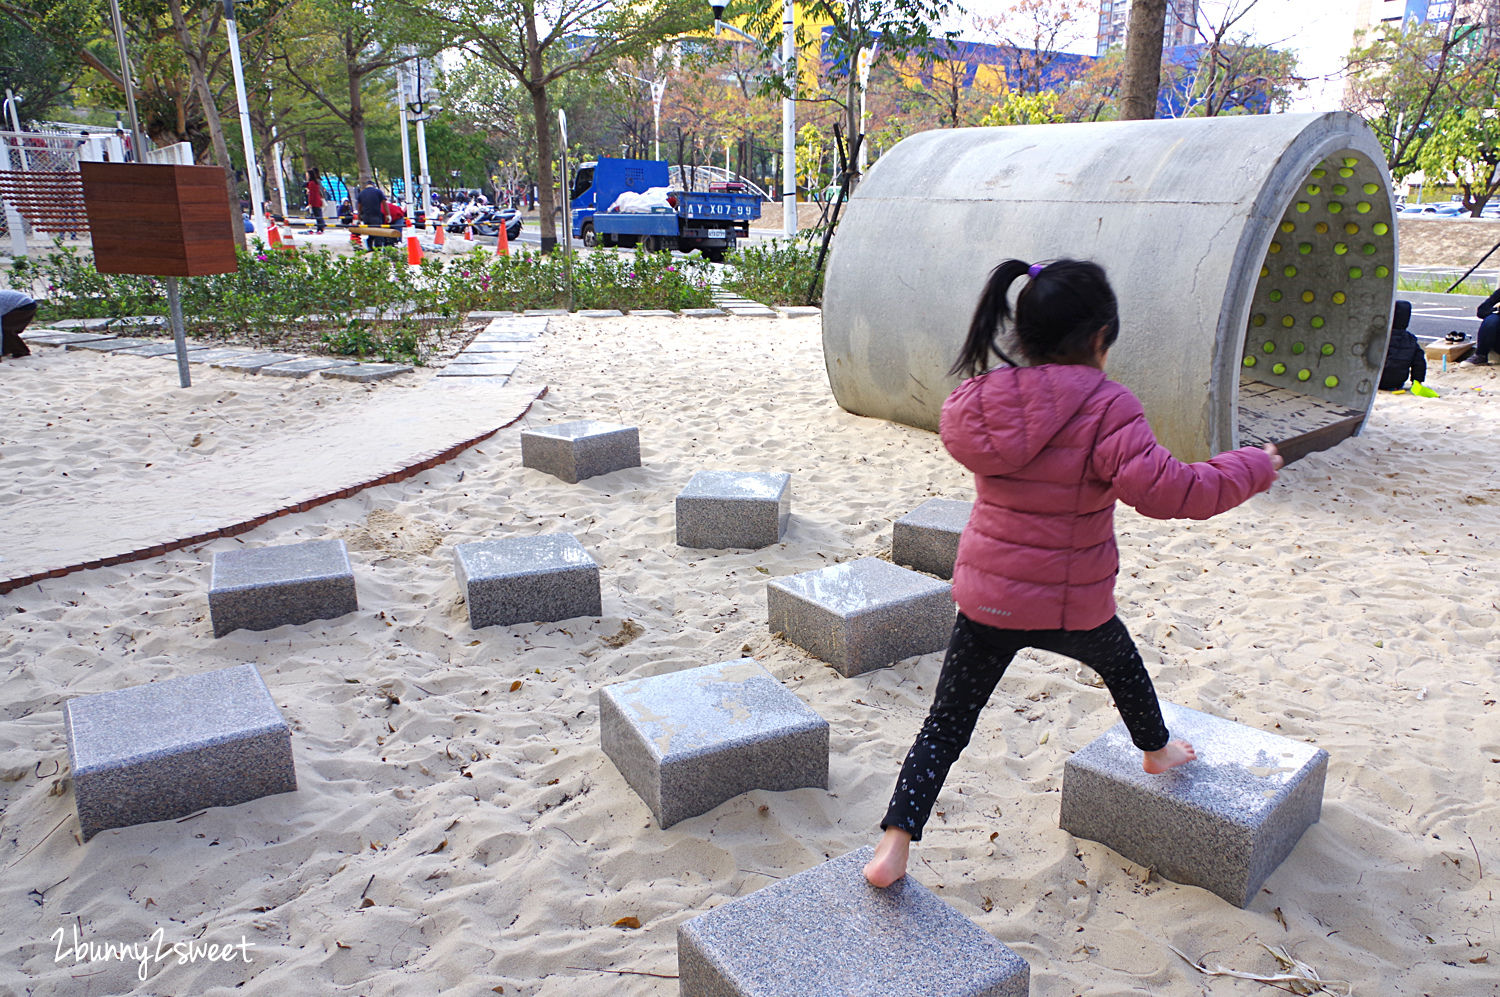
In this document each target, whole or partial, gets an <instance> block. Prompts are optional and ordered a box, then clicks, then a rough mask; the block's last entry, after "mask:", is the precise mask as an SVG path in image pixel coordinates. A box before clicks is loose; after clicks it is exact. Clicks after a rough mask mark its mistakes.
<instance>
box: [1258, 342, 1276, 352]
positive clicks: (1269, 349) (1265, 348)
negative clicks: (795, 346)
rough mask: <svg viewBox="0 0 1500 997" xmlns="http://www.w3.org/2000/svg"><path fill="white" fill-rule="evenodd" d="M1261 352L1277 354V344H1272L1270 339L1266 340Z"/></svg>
mask: <svg viewBox="0 0 1500 997" xmlns="http://www.w3.org/2000/svg"><path fill="white" fill-rule="evenodd" d="M1261 350H1262V351H1263V352H1265V353H1275V352H1276V344H1275V343H1273V342H1271V341H1270V340H1269V339H1268V340H1266V341H1265V343H1264V344H1262V346H1261Z"/></svg>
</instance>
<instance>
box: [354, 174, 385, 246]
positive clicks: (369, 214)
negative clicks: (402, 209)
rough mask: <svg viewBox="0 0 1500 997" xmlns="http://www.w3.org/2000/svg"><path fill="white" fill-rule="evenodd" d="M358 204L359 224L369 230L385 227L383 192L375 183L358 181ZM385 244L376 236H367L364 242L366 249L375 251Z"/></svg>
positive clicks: (368, 180)
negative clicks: (367, 227)
mask: <svg viewBox="0 0 1500 997" xmlns="http://www.w3.org/2000/svg"><path fill="white" fill-rule="evenodd" d="M356 201H358V203H359V223H360V224H361V225H367V226H369V227H370V228H380V227H381V226H383V225H385V191H383V190H381V189H380V188H379V187H377V186H375V181H374V180H371V179H370V178H369V177H365V179H364V180H362V181H360V184H359V194H358V195H357V197H356ZM384 244H385V240H383V239H380V238H378V237H377V236H373V235H372V236H368V237H367V238H366V240H365V248H366V249H375V248H376V247H377V246H382V245H384Z"/></svg>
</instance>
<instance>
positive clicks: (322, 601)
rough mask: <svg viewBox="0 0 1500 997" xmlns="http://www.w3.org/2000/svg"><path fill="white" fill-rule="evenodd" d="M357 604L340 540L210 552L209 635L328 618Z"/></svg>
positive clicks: (344, 551) (350, 571) (347, 556)
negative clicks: (210, 621) (211, 568)
mask: <svg viewBox="0 0 1500 997" xmlns="http://www.w3.org/2000/svg"><path fill="white" fill-rule="evenodd" d="M358 608H359V599H358V597H357V596H356V594H355V590H354V571H353V569H352V568H350V566H349V553H348V551H347V550H346V549H345V547H344V541H342V540H308V541H306V542H304V543H295V544H280V545H277V546H274V547H248V548H246V549H244V550H230V551H224V552H223V553H219V554H215V555H214V567H213V577H212V580H211V581H210V583H209V589H208V611H209V617H210V618H211V620H212V622H213V628H214V636H215V637H223V636H224V635H225V634H227V633H229V632H231V631H234V630H274V629H275V628H277V627H280V626H286V625H287V624H289V623H292V624H301V623H311V622H312V621H313V620H332V619H337V618H338V617H340V616H343V615H344V614H346V613H352V612H354V611H355V610H357V609H358Z"/></svg>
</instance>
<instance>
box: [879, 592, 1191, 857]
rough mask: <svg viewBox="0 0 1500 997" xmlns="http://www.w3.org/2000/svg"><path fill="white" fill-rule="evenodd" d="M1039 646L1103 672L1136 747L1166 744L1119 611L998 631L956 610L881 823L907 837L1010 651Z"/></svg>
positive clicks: (919, 823)
mask: <svg viewBox="0 0 1500 997" xmlns="http://www.w3.org/2000/svg"><path fill="white" fill-rule="evenodd" d="M1023 647H1035V648H1040V649H1041V650H1043V651H1051V652H1053V653H1054V654H1061V655H1063V656H1065V657H1068V658H1073V659H1074V660H1075V661H1081V662H1082V663H1084V664H1086V665H1088V666H1089V667H1090V668H1092V669H1094V671H1096V672H1098V673H1099V676H1100V678H1102V679H1104V684H1105V685H1106V686H1107V687H1108V688H1109V691H1110V694H1111V695H1112V696H1114V698H1115V706H1116V707H1118V708H1119V710H1120V717H1121V718H1122V719H1123V720H1124V721H1125V726H1126V727H1127V728H1128V729H1129V730H1130V739H1131V740H1132V741H1134V742H1135V746H1136V747H1137V748H1140V749H1141V750H1142V751H1159V750H1160V749H1162V748H1164V747H1166V746H1167V741H1168V737H1167V727H1166V724H1165V723H1163V722H1162V718H1161V706H1160V705H1159V704H1158V703H1157V701H1156V689H1155V688H1153V687H1152V685H1151V676H1149V675H1147V674H1146V665H1145V663H1144V662H1142V661H1141V655H1140V652H1139V651H1137V650H1136V647H1135V641H1133V640H1131V639H1130V632H1129V631H1128V630H1126V629H1125V624H1123V623H1121V622H1120V618H1119V617H1118V616H1116V617H1113V618H1111V619H1110V620H1109V621H1108V622H1107V623H1103V624H1101V625H1100V626H1097V627H1095V628H1094V629H1092V630H999V629H996V628H995V627H987V626H985V625H984V624H982V623H975V622H974V621H973V620H971V619H969V618H968V617H967V616H965V615H964V614H963V613H959V614H958V619H957V620H956V621H955V622H954V624H953V637H952V639H951V640H950V641H949V642H948V654H947V656H946V657H944V659H943V670H942V673H941V674H939V675H938V681H937V689H936V690H935V691H934V692H933V697H932V709H931V710H929V711H928V713H927V720H926V721H925V722H924V723H923V724H922V730H921V732H920V733H918V734H917V739H916V741H915V742H914V743H913V744H912V746H911V750H910V751H909V752H907V754H906V762H905V763H904V764H903V765H902V766H901V776H900V778H899V779H897V780H896V791H895V792H894V793H892V794H891V805H890V808H889V809H888V810H886V812H885V820H883V821H881V824H880V827H881V829H882V830H883V829H885V828H888V827H896V828H900V829H901V830H903V831H907V832H910V834H911V836H912V840H913V841H921V840H922V828H923V827H924V826H925V825H926V823H927V817H928V815H929V814H931V812H932V805H933V803H934V802H935V801H936V800H937V795H938V790H940V789H942V788H943V781H944V780H945V779H947V778H948V769H949V767H950V766H951V765H952V764H953V763H954V762H955V761H957V760H958V756H959V754H960V753H961V752H962V751H963V750H964V748H965V747H966V746H967V745H968V743H969V738H970V736H971V735H973V733H974V724H975V723H976V722H977V721H978V720H979V712H980V711H981V710H983V709H984V704H985V703H987V702H988V701H989V698H990V694H991V693H992V692H994V691H995V686H996V685H998V684H999V682H1000V677H1001V676H1002V675H1004V674H1005V669H1006V667H1007V666H1009V665H1010V662H1011V659H1012V658H1014V657H1015V656H1016V652H1017V651H1019V650H1021V648H1023Z"/></svg>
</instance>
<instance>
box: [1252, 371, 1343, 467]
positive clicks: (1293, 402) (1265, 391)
mask: <svg viewBox="0 0 1500 997" xmlns="http://www.w3.org/2000/svg"><path fill="white" fill-rule="evenodd" d="M1364 419H1365V414H1364V413H1363V412H1361V411H1359V410H1357V409H1350V408H1346V407H1345V406H1343V405H1340V404H1338V403H1336V402H1331V401H1328V400H1326V399H1323V398H1318V397H1316V396H1315V395H1307V394H1303V393H1301V392H1299V391H1294V390H1292V389H1290V388H1285V387H1282V386H1280V385H1274V384H1266V383H1265V382H1263V381H1255V380H1248V379H1247V380H1244V381H1242V382H1241V383H1240V395H1239V431H1240V432H1239V437H1240V445H1241V446H1262V445H1264V444H1266V443H1274V444H1276V449H1277V450H1278V451H1280V452H1281V456H1282V459H1284V460H1285V461H1286V462H1287V463H1288V464H1290V463H1291V462H1293V461H1295V460H1300V459H1301V458H1303V457H1305V456H1307V455H1308V454H1310V453H1313V452H1315V451H1318V450H1327V449H1328V448H1329V447H1331V446H1334V445H1335V444H1337V443H1339V442H1341V441H1342V440H1345V439H1348V438H1349V437H1350V436H1352V435H1354V433H1355V432H1356V431H1357V430H1358V429H1359V427H1360V425H1361V424H1362V423H1363V422H1364Z"/></svg>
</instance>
